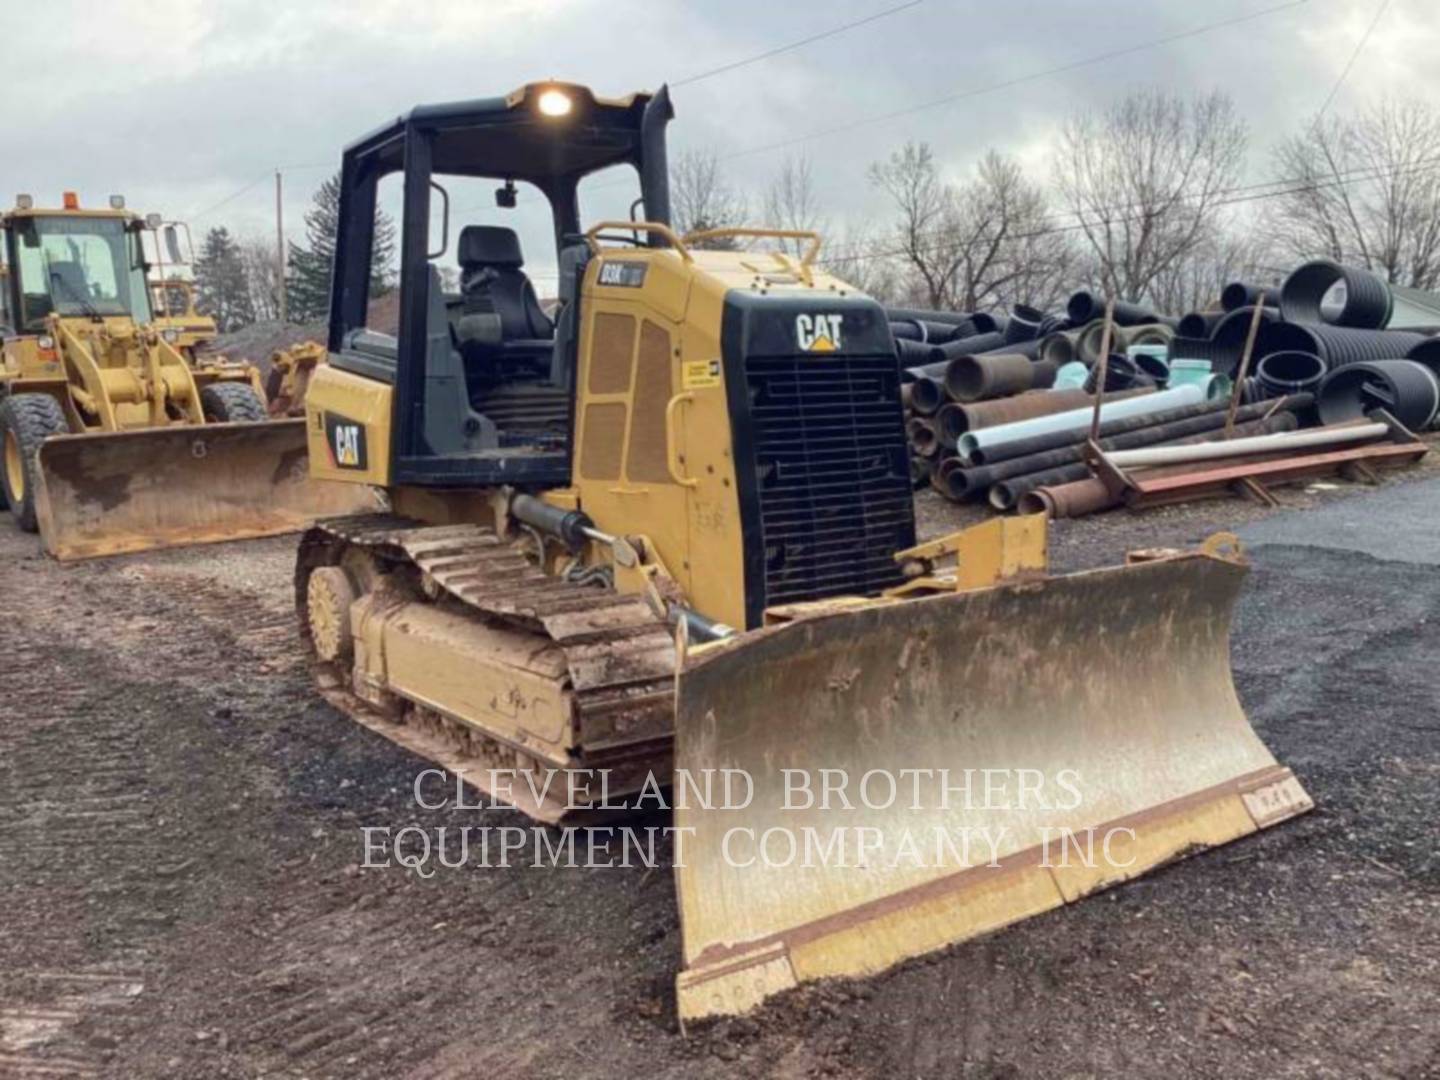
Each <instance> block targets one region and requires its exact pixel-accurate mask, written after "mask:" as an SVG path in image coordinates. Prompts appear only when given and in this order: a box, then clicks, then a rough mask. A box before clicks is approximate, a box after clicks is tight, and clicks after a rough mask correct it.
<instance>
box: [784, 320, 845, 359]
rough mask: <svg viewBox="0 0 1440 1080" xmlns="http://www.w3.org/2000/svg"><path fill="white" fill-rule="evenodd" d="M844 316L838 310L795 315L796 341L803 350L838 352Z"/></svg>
mask: <svg viewBox="0 0 1440 1080" xmlns="http://www.w3.org/2000/svg"><path fill="white" fill-rule="evenodd" d="M843 322H844V316H843V315H841V314H839V313H838V312H833V313H828V314H827V313H821V314H818V315H796V316H795V343H796V344H797V345H799V346H800V351H801V352H827V353H828V352H838V351H839V349H840V348H841V342H840V327H841V325H842V324H843Z"/></svg>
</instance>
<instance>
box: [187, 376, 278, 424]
mask: <svg viewBox="0 0 1440 1080" xmlns="http://www.w3.org/2000/svg"><path fill="white" fill-rule="evenodd" d="M200 408H201V409H203V410H204V412H205V419H206V420H208V421H210V422H211V423H212V424H233V423H241V422H249V421H255V420H268V419H270V414H269V412H267V411H266V409H265V402H264V401H263V400H261V397H260V395H259V394H257V393H255V388H254V387H252V386H250V385H249V384H248V383H238V382H220V383H211V384H210V385H209V386H205V387H201V389H200Z"/></svg>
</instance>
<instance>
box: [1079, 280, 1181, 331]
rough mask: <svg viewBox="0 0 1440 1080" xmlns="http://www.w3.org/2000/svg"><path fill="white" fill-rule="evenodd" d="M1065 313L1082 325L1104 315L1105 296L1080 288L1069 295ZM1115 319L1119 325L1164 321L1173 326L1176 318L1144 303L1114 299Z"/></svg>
mask: <svg viewBox="0 0 1440 1080" xmlns="http://www.w3.org/2000/svg"><path fill="white" fill-rule="evenodd" d="M1066 313H1067V314H1068V315H1069V316H1070V321H1071V322H1072V323H1073V324H1074V325H1076V326H1084V325H1085V324H1086V323H1088V322H1093V321H1094V320H1096V319H1103V318H1104V317H1105V298H1104V297H1103V296H1101V295H1100V294H1099V293H1092V292H1088V291H1086V290H1085V289H1081V290H1080V291H1079V292H1077V293H1074V294H1072V295H1071V297H1070V302H1069V303H1068V304H1067V305H1066ZM1115 321H1116V322H1117V323H1118V324H1119V325H1121V326H1138V325H1139V324H1140V323H1153V322H1158V323H1164V324H1165V325H1166V326H1170V327H1173V326H1174V325H1175V324H1176V323H1177V322H1179V320H1178V319H1175V318H1172V317H1171V316H1169V315H1159V314H1156V312H1155V310H1154V309H1153V308H1150V307H1147V306H1146V305H1144V304H1135V303H1131V302H1130V301H1129V300H1116V301H1115Z"/></svg>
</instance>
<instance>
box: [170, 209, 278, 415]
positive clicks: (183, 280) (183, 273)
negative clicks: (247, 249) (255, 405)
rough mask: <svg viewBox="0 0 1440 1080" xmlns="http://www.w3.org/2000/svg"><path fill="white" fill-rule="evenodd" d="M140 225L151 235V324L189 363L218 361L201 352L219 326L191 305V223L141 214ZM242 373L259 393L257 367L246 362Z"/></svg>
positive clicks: (193, 255)
mask: <svg viewBox="0 0 1440 1080" xmlns="http://www.w3.org/2000/svg"><path fill="white" fill-rule="evenodd" d="M145 226H146V230H147V231H148V233H149V235H150V237H151V244H150V245H149V250H148V251H147V252H146V265H147V268H148V271H149V272H148V277H147V282H148V284H149V287H150V306H151V308H152V310H153V313H154V318H153V319H152V320H151V322H152V325H153V326H154V327H155V328H156V329H157V330H159V331H160V335H161V337H164V338H165V339H166V340H167V341H169V342H170V343H171V344H173V345H174V346H175V348H176V350H177V351H178V352H179V353H180V355H181V356H183V357H185V359H186V360H188V361H189V362H190V364H191V366H192V367H194V366H196V365H199V366H202V367H203V366H205V365H207V364H211V363H216V362H221V363H223V361H222V360H221V359H220V358H218V357H213V356H209V355H207V354H206V350H207V349H208V348H209V347H210V346H211V345H213V344H214V342H215V339H216V338H218V337H219V336H220V328H219V327H218V326H217V325H216V323H215V320H214V319H213V318H212V317H211V316H209V315H206V314H205V313H204V312H202V311H200V310H199V309H197V308H196V306H195V246H194V243H193V242H192V240H191V237H190V226H189V225H187V224H185V222H183V221H166V220H164V219H163V218H161V217H160V216H159V215H158V214H149V215H146V218H145ZM247 376H248V377H249V379H250V381H251V384H252V385H253V386H254V387H255V390H256V392H257V393H258V392H260V372H259V370H258V369H256V368H255V367H254V366H253V365H252V366H248V368H247Z"/></svg>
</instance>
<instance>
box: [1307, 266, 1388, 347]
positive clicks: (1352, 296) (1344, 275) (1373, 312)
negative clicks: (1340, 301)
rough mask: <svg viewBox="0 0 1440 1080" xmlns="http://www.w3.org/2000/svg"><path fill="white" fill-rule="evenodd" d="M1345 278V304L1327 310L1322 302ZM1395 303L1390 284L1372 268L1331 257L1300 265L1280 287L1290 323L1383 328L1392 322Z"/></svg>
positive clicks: (1360, 328) (1362, 328)
mask: <svg viewBox="0 0 1440 1080" xmlns="http://www.w3.org/2000/svg"><path fill="white" fill-rule="evenodd" d="M1342 281H1343V282H1344V283H1345V304H1344V306H1343V307H1342V308H1341V309H1340V310H1339V311H1332V312H1329V313H1327V312H1326V311H1325V310H1324V309H1323V308H1322V306H1321V301H1322V300H1324V299H1325V294H1326V293H1328V292H1329V291H1330V289H1331V288H1332V287H1333V286H1334V285H1335V284H1336V283H1337V282H1342ZM1394 306H1395V298H1394V296H1392V295H1391V293H1390V286H1389V285H1386V284H1385V282H1384V281H1382V280H1381V279H1380V278H1378V277H1376V276H1375V275H1374V274H1372V273H1370V271H1369V270H1361V269H1360V268H1359V267H1355V266H1341V265H1340V264H1339V263H1337V262H1331V261H1330V260H1329V259H1316V260H1315V261H1314V262H1308V263H1306V264H1305V265H1304V266H1300V267H1297V268H1296V269H1295V270H1293V271H1292V272H1291V274H1290V276H1289V277H1287V278H1286V279H1285V284H1284V285H1283V286H1282V287H1281V289H1280V314H1281V315H1283V316H1284V317H1285V321H1286V322H1288V323H1304V324H1306V325H1311V324H1317V323H1329V324H1331V325H1333V326H1349V327H1353V328H1355V329H1357V330H1380V329H1383V328H1384V327H1385V326H1386V325H1388V324H1389V322H1390V314H1391V312H1392V311H1393V310H1394Z"/></svg>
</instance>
